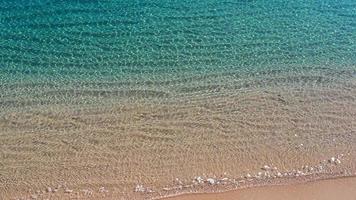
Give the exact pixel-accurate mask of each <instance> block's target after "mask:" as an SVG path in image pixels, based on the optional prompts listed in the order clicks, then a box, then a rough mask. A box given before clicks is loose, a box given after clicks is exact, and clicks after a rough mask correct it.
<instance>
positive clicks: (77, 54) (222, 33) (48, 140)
mask: <svg viewBox="0 0 356 200" xmlns="http://www.w3.org/2000/svg"><path fill="white" fill-rule="evenodd" d="M355 22H356V3H355V2H354V1H352V0H341V1H331V0H328V1H303V0H297V1H292V2H288V1H287V2H286V1H249V0H245V1H214V0H207V1H199V2H197V1H90V0H82V1H79V0H78V1H56V2H53V1H45V0H38V1H18V0H14V1H11V2H10V1H2V2H0V30H1V32H0V83H1V84H0V91H1V93H0V107H1V111H0V113H1V119H0V122H1V123H0V125H1V127H2V129H3V130H4V131H3V133H2V135H3V136H4V137H3V138H4V139H2V140H1V144H2V145H3V147H2V150H3V153H2V156H4V158H6V159H4V161H3V165H2V168H0V169H1V171H3V172H6V173H3V174H5V175H0V178H2V179H3V180H7V181H8V183H9V184H2V185H0V186H1V187H2V188H5V189H6V191H10V192H8V193H11V189H10V188H11V186H12V185H16V184H22V183H23V182H24V181H23V180H24V179H33V178H34V177H37V178H38V180H40V181H38V182H37V183H34V184H33V185H38V187H42V186H45V185H46V184H47V185H48V184H56V181H58V180H61V181H68V182H71V183H72V184H73V185H74V186H75V187H78V188H80V187H82V186H83V184H84V185H85V183H86V180H85V179H83V178H82V177H89V178H91V180H92V182H91V183H90V184H89V186H90V185H98V184H107V185H110V186H112V187H114V188H119V189H123V188H126V191H127V192H126V193H130V192H132V190H131V188H132V187H133V185H134V184H136V183H144V184H146V185H153V186H156V188H162V187H163V186H165V185H167V184H168V183H171V180H174V179H175V176H177V177H181V178H183V179H184V178H185V179H187V180H189V179H190V178H191V177H193V176H196V175H201V174H203V173H211V174H223V173H224V172H226V171H227V172H228V173H230V174H231V176H233V177H238V176H241V175H243V173H245V172H246V171H248V170H254V169H258V168H259V167H260V166H263V164H265V163H266V162H271V160H272V159H276V160H277V161H274V162H275V163H278V164H276V165H279V167H281V168H289V169H290V168H293V167H296V165H298V166H299V165H300V163H303V164H309V165H310V164H312V163H315V162H318V161H319V159H321V158H322V159H325V158H327V157H328V156H329V157H330V156H332V155H335V154H339V153H345V152H349V153H350V152H351V153H352V152H354V147H355V141H356V140H355V136H354V135H355V134H353V133H354V130H355V129H354V127H355V124H354V123H355V122H354V120H353V119H355V116H356V110H355V107H356V100H355V95H356V91H355V88H356V87H355V78H356V23H355ZM24 133H26V134H28V135H27V137H25V138H23V135H24ZM295 135H298V136H300V137H298V138H295ZM336 136H337V137H336ZM335 138H338V139H335ZM300 144H303V145H304V147H305V148H300ZM276 145H277V146H278V147H276ZM271 147H272V148H271ZM60 148H64V149H65V150H63V151H60V150H59V149H60ZM326 149H327V150H326ZM284 151H285V152H286V153H285V154H284V153H281V152H284ZM10 155H12V156H10ZM25 155H26V156H27V158H31V159H32V161H31V159H30V161H29V160H27V159H25V158H26V156H25ZM78 157H79V158H83V159H79V158H78ZM84 158H87V159H84ZM99 158H102V159H103V160H104V161H103V160H100V159H99ZM188 158H189V159H188ZM49 160H50V161H51V162H52V163H53V166H52V165H51V167H49V166H48V165H41V163H42V162H48V161H49ZM88 160H89V161H88ZM70 161H72V162H76V163H77V164H73V165H71V166H70V167H68V166H63V165H64V164H63V163H67V162H69V163H70ZM13 163H16V166H22V167H17V168H16V167H14V169H16V170H15V171H16V173H15V175H14V177H15V178H13V177H10V176H9V174H10V173H9V172H10V171H11V170H10V169H9V168H8V167H9V166H12V165H13ZM103 163H105V164H106V165H107V166H109V168H110V166H111V167H112V168H110V169H111V170H112V173H111V174H110V173H109V175H108V174H106V173H104V172H102V170H103V169H104V168H105V167H104V166H102V165H104V164H103ZM351 163H352V162H351ZM24 166H30V167H24ZM40 166H42V168H41V167H40ZM31 167H40V169H41V170H42V172H41V173H29V172H28V170H29V169H30V168H31ZM349 168H351V166H349ZM53 170H56V171H58V173H55V175H53ZM79 171H80V172H79ZM0 174H2V173H0ZM167 174H170V175H167ZM113 177H114V179H115V181H114V180H112V179H113ZM46 179H47V180H46ZM108 180H110V181H112V182H110V181H108ZM89 186H87V187H89ZM21 187H22V188H26V187H28V186H27V185H26V184H22V186H21ZM127 188H128V189H127Z"/></svg>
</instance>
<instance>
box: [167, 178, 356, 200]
mask: <svg viewBox="0 0 356 200" xmlns="http://www.w3.org/2000/svg"><path fill="white" fill-rule="evenodd" d="M236 199H239V200H286V199H288V200H337V199H342V200H355V199H356V178H355V177H348V178H337V179H329V180H320V181H315V182H309V183H303V184H293V185H280V186H265V187H255V188H247V189H241V190H235V191H229V192H223V193H214V194H190V195H181V196H177V197H172V198H166V200H236Z"/></svg>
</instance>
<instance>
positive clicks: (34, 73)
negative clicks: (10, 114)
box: [0, 0, 356, 107]
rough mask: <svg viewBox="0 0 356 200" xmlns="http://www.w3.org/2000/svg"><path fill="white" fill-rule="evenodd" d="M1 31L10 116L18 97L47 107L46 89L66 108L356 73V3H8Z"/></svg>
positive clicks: (0, 75)
mask: <svg viewBox="0 0 356 200" xmlns="http://www.w3.org/2000/svg"><path fill="white" fill-rule="evenodd" d="M0 22H1V23H0V29H1V33H0V39H1V40H0V41H1V42H0V48H1V49H0V81H1V83H2V84H1V86H0V87H1V90H2V91H3V92H2V94H0V95H1V96H0V97H1V99H3V100H2V103H1V105H2V107H9V106H10V107H12V106H16V105H17V104H18V103H19V102H17V103H16V102H15V101H10V100H9V99H8V97H9V95H10V96H11V95H14V92H13V91H14V90H15V91H18V92H19V93H16V94H17V95H16V97H19V98H20V97H21V96H24V95H25V96H26V95H27V96H26V98H29V97H28V95H30V96H31V95H32V97H31V98H33V99H36V100H34V101H32V104H37V103H39V104H43V103H45V104H46V101H42V102H40V101H41V100H39V99H41V98H42V97H43V94H42V93H41V92H43V88H46V89H49V90H52V91H53V90H54V91H56V92H55V93H56V95H54V96H58V97H57V98H59V99H61V101H64V100H65V99H67V100H68V98H71V97H72V96H78V95H79V96H81V95H80V94H77V95H75V94H73V92H70V89H71V88H72V89H73V88H75V89H80V88H82V89H85V88H86V89H88V88H89V89H97V90H104V93H105V91H106V90H107V89H110V87H113V86H112V85H113V83H118V84H121V86H120V88H122V87H124V86H125V87H126V89H127V87H129V88H131V90H137V91H141V90H145V89H142V87H145V88H146V89H147V88H149V90H150V91H152V95H155V94H157V95H161V96H162V95H163V96H164V94H161V93H159V91H161V92H162V91H163V90H164V88H166V89H167V87H168V88H169V89H168V91H165V92H168V93H174V92H177V91H175V90H176V89H177V88H180V87H183V86H184V83H189V82H190V81H187V80H186V79H195V78H196V77H197V76H198V77H200V78H201V77H203V79H205V83H207V84H208V82H209V80H211V79H209V78H207V76H208V75H209V74H217V75H219V74H220V75H219V76H220V77H222V76H223V75H221V73H225V74H230V75H233V77H226V78H223V77H222V79H221V81H222V82H223V81H224V79H225V81H226V82H229V81H231V79H234V78H235V79H236V80H237V79H238V78H241V76H242V77H244V76H255V75H256V74H258V73H259V72H261V73H264V74H267V75H268V74H271V75H275V74H276V73H284V72H287V73H288V72H290V71H294V72H296V73H305V72H308V71H312V70H318V71H321V72H323V70H324V72H325V71H326V70H329V72H332V73H335V76H337V75H338V73H337V72H335V71H338V70H341V69H343V68H344V67H348V68H349V69H350V68H351V70H353V69H354V66H355V63H356V23H355V22H356V3H355V2H354V1H353V0H341V1H333V0H326V1H307V0H297V1H275V0H274V1H262V0H261V1H253V0H242V1H215V0H206V1H199V2H198V1H147V0H145V1H120V0H119V1H117V0H115V1H95V0H92V1H91V0H77V1H63V0H59V1H55V2H53V1H46V0H38V1H20V0H14V1H2V2H0ZM347 73H348V74H347V76H354V74H353V73H355V72H354V71H348V72H347ZM192 77H193V78H192ZM262 78H263V77H262ZM241 80H242V81H243V78H242V79H241ZM118 84H117V85H116V86H117V87H119V86H118ZM200 84H201V83H200ZM223 84H224V83H220V85H223ZM138 86H140V87H138ZM169 86H171V87H169ZM41 87H43V88H41ZM66 87H67V90H64V88H66ZM35 88H37V90H36V89H35ZM60 88H62V89H63V91H60ZM140 88H141V89H140ZM128 90H130V89H128ZM147 90H148V89H147ZM154 92H156V93H154ZM126 93H127V90H126ZM36 95H37V96H36ZM52 95H53V93H52ZM63 95H64V96H66V97H63ZM93 95H94V96H95V95H100V94H93ZM102 95H103V94H102ZM117 95H118V96H122V95H120V94H117ZM168 95H169V94H168ZM60 96H62V97H60ZM91 96H92V95H91ZM109 96H110V95H109ZM114 96H115V95H114ZM124 96H125V95H124ZM148 96H149V95H148ZM24 98H25V97H24ZM47 103H49V102H47ZM21 105H27V103H22V104H21Z"/></svg>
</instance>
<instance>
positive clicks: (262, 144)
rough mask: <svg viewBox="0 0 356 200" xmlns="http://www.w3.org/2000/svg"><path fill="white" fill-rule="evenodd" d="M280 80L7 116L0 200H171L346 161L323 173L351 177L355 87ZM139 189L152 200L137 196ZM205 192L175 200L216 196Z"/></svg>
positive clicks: (355, 151)
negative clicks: (219, 184)
mask: <svg viewBox="0 0 356 200" xmlns="http://www.w3.org/2000/svg"><path fill="white" fill-rule="evenodd" d="M283 77H285V76H284V75H283V76H281V77H275V80H270V82H268V83H270V84H272V85H271V86H270V87H260V88H259V87H257V85H258V84H257V83H254V82H253V81H252V82H251V83H249V85H251V86H253V87H251V88H249V89H248V90H241V91H240V90H238V88H236V89H235V87H236V85H237V83H231V84H230V85H228V86H226V87H223V88H222V89H221V91H220V92H216V91H214V90H212V89H211V90H210V89H209V90H208V91H206V90H202V91H200V89H201V88H200V87H193V86H192V87H193V88H191V89H192V90H193V91H192V92H186V91H185V90H188V89H187V88H186V89H185V90H184V89H182V88H181V89H182V90H183V92H181V93H179V92H176V93H172V94H171V95H172V96H171V97H169V98H168V97H167V98H166V97H157V98H158V99H157V101H155V100H154V99H153V98H152V99H151V101H148V100H146V99H144V100H143V101H142V102H139V101H138V100H137V102H126V103H125V102H122V101H118V100H116V99H115V98H116V96H113V97H112V99H110V98H109V97H105V96H104V97H102V99H100V98H101V97H100V98H99V97H96V98H98V99H97V100H98V101H99V100H102V101H104V100H105V101H109V100H112V104H109V103H107V102H106V103H107V104H105V105H101V104H99V103H98V104H94V105H88V106H85V105H81V106H78V107H76V106H72V107H71V106H67V104H55V103H54V104H53V105H52V104H50V105H47V106H46V105H44V106H43V107H36V106H33V107H31V106H28V107H21V106H19V107H15V108H10V107H8V108H7V109H6V110H1V111H0V113H1V114H0V199H11V198H18V197H23V196H26V197H27V196H29V195H33V194H38V193H40V194H43V193H44V192H43V191H45V190H46V188H47V187H51V188H56V187H58V185H61V186H62V188H61V189H60V190H59V191H58V192H56V193H55V194H52V193H50V194H48V193H45V194H43V195H42V196H41V198H42V197H43V198H47V196H51V198H50V199H52V200H53V199H54V198H53V195H58V196H60V195H62V193H64V189H63V188H68V189H70V190H73V193H72V195H76V193H77V192H78V193H80V194H79V195H84V194H85V193H86V192H84V191H86V190H91V191H93V195H92V196H95V195H102V193H101V192H100V191H99V190H100V188H101V187H104V188H105V189H106V190H108V191H109V192H108V193H109V194H110V195H111V196H112V197H113V199H117V198H118V197H119V199H120V198H121V197H123V199H130V200H131V199H147V198H148V197H149V196H151V195H152V196H159V195H161V194H163V195H166V193H165V191H166V190H164V188H167V187H168V188H172V187H177V186H182V185H183V186H185V185H188V184H192V180H193V179H194V178H195V177H196V176H202V177H205V178H211V177H212V178H225V177H227V178H230V179H241V177H244V176H245V175H246V174H247V173H249V174H251V175H252V176H253V175H256V174H258V173H259V172H261V167H262V166H264V165H270V166H273V167H276V168H278V170H279V171H280V172H283V173H284V172H290V171H291V170H293V169H296V170H301V171H302V168H303V166H306V165H308V166H314V168H315V166H316V165H318V164H319V162H320V161H322V160H325V159H330V158H331V157H333V156H337V155H341V154H344V155H345V157H344V158H343V159H342V160H341V161H342V163H341V164H340V165H336V166H334V165H333V167H332V168H331V167H330V168H325V169H326V170H327V171H326V172H332V173H338V172H343V171H344V170H349V171H350V172H353V173H354V172H355V171H356V170H355V169H356V167H355V163H356V161H355V160H356V159H355V158H356V156H355V155H356V148H355V144H356V134H355V127H356V121H355V119H356V101H355V97H356V83H354V82H346V83H342V84H333V85H330V86H329V85H326V86H327V87H326V86H325V87H321V86H318V85H316V86H314V85H312V86H309V87H308V88H307V86H304V87H292V86H289V85H288V84H287V83H288V81H290V80H295V81H298V80H299V79H300V80H301V81H300V83H304V82H305V81H308V80H309V79H311V80H314V79H313V77H314V75H310V76H306V75H304V76H301V77H300V76H298V77H295V79H292V77H290V78H289V79H288V81H287V83H285V82H283V80H285V79H284V78H283ZM203 78H204V77H203ZM280 78H282V79H281V81H278V80H280ZM330 78H332V77H330ZM194 80H195V79H194ZM223 80H230V79H228V78H225V77H224V78H223ZM244 80H245V79H244ZM261 80H269V79H265V78H261ZM197 81H199V79H197ZM216 81H218V79H217V80H216ZM275 82H277V83H278V84H280V85H281V86H278V87H274V86H273V85H274V83H275ZM284 83H285V84H284ZM196 84H198V83H196ZM263 84H267V83H265V82H261V83H260V85H263ZM198 85H199V84H198ZM284 85H286V86H284ZM291 85H294V84H291ZM282 86H283V87H282ZM209 87H210V86H209ZM209 87H208V88H209ZM24 89H26V87H25V86H24ZM189 90H190V89H189ZM25 91H26V90H25ZM143 91H145V90H143ZM44 92H48V91H46V90H44ZM56 92H58V93H59V94H61V91H56ZM82 93H84V94H85V95H88V96H89V97H91V96H90V95H94V94H95V92H94V94H92V93H93V92H87V93H86V92H85V90H83V91H82ZM82 93H81V94H82ZM65 94H66V93H65ZM139 94H141V93H139ZM68 95H70V94H68ZM73 95H75V94H73ZM142 95H149V94H146V93H145V92H142ZM42 96H43V98H45V97H46V95H38V96H37V97H38V98H40V97H41V98H42ZM47 96H49V97H51V98H52V96H50V95H47ZM64 96H65V95H64ZM63 98H64V97H63ZM159 98H161V99H159ZM24 99H26V98H24ZM79 99H80V98H78V100H79ZM88 99H89V98H88ZM90 99H92V98H90ZM30 100H31V99H30ZM34 100H36V99H34ZM52 101H53V100H52ZM29 104H30V103H29ZM9 106H10V105H9ZM29 107H30V108H29ZM322 172H325V171H322ZM176 178H178V179H179V181H181V182H182V183H180V182H179V181H175V180H176ZM263 180H265V179H263ZM205 184H206V182H205ZM137 185H143V186H144V187H145V188H150V189H152V190H153V191H155V193H149V194H146V193H143V194H141V193H139V194H138V193H137V192H134V189H135V187H136V186H137ZM200 186H201V185H199V186H198V187H195V186H194V187H191V188H186V190H187V191H183V190H184V189H183V190H178V191H170V192H169V194H171V193H174V194H175V193H176V192H189V190H193V191H198V192H205V191H209V189H210V188H208V190H205V189H206V188H201V187H200ZM227 189H229V188H227ZM37 191H39V192H37ZM103 193H104V192H103ZM105 194H106V192H105ZM109 194H108V195H109ZM169 194H168V195H169ZM65 195H67V196H68V195H69V194H65ZM89 196H91V195H88V198H89ZM147 196H148V197H147ZM57 199H61V198H60V197H58V198H57ZM99 199H102V198H99Z"/></svg>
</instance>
